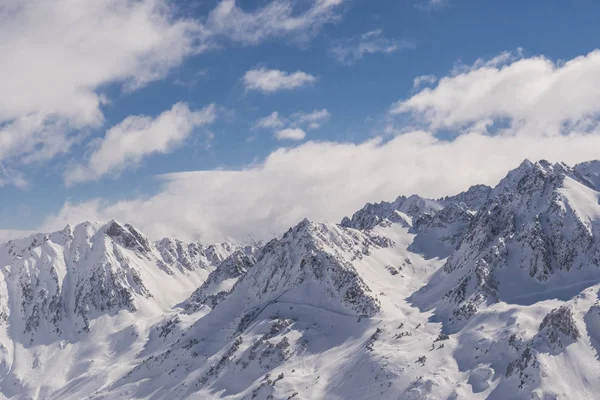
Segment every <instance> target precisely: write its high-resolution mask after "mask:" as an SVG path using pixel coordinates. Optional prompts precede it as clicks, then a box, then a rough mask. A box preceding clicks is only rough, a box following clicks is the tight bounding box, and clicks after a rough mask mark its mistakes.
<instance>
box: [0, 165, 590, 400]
mask: <svg viewBox="0 0 600 400" xmlns="http://www.w3.org/2000/svg"><path fill="white" fill-rule="evenodd" d="M399 179H400V178H399ZM0 272H1V273H0V398H10V399H116V398H123V399H183V398H190V399H221V398H225V399H287V400H289V399H295V400H300V399H305V400H306V399H309V400H312V399H328V400H329V399H365V400H366V399H448V400H459V399H498V400H503V399H539V400H549V399H597V398H598V393H600V372H599V371H600V300H599V299H600V161H591V162H587V163H582V164H578V165H575V166H572V167H571V166H568V165H565V164H563V163H557V164H552V163H549V162H547V161H539V162H536V163H533V162H530V161H528V160H526V161H524V162H523V163H522V164H521V165H520V166H519V167H517V168H516V169H514V170H512V171H510V172H508V174H507V175H506V177H505V178H504V179H502V180H501V181H500V182H499V183H498V184H497V185H496V186H495V187H488V186H484V185H476V186H473V187H471V188H469V189H468V190H467V191H465V192H463V193H460V194H457V195H454V196H447V197H444V198H440V199H427V198H423V197H421V196H418V195H412V196H410V197H405V196H400V197H398V198H397V199H396V200H394V201H392V202H381V203H377V204H367V205H365V206H364V207H363V208H362V209H361V210H358V211H357V212H356V213H354V215H352V216H349V217H346V218H344V219H343V220H342V221H341V222H340V223H339V224H336V223H324V222H313V221H309V220H307V219H305V220H303V221H301V222H299V223H298V224H297V225H296V226H294V227H291V228H290V229H289V230H288V231H287V232H285V233H284V234H283V235H282V236H281V237H279V238H276V239H272V240H271V241H269V242H266V243H254V244H251V245H241V244H236V243H228V242H226V243H218V244H210V245H206V244H202V243H197V242H192V243H186V242H183V241H180V240H177V239H174V238H165V239H162V240H159V241H156V242H154V241H151V240H149V239H148V238H147V237H146V236H145V235H144V234H143V233H142V232H140V231H139V230H138V229H136V228H135V227H133V226H132V225H129V224H125V223H120V222H118V221H110V222H108V223H107V224H98V223H91V222H84V223H81V224H79V225H76V226H71V225H67V226H66V227H65V228H64V229H63V230H61V231H58V232H52V233H39V234H35V235H32V236H29V237H27V238H23V239H17V240H11V241H8V242H5V243H3V244H1V245H0Z"/></svg>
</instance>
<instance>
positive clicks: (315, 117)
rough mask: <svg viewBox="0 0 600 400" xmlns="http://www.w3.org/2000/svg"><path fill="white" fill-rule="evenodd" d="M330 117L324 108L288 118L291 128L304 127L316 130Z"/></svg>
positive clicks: (299, 113)
mask: <svg viewBox="0 0 600 400" xmlns="http://www.w3.org/2000/svg"><path fill="white" fill-rule="evenodd" d="M329 117H331V114H330V113H329V111H327V109H326V108H323V109H321V110H314V111H312V112H310V113H303V112H298V113H295V114H292V116H291V117H290V120H291V126H306V127H307V128H308V129H318V128H320V127H321V125H322V124H323V123H324V122H325V121H327V120H328V119H329Z"/></svg>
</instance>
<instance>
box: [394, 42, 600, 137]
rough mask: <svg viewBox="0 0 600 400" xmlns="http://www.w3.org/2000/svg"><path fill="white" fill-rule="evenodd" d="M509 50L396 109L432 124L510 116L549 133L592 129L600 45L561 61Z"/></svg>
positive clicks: (512, 124)
mask: <svg viewBox="0 0 600 400" xmlns="http://www.w3.org/2000/svg"><path fill="white" fill-rule="evenodd" d="M514 58H515V56H514V55H511V54H510V53H503V54H501V55H499V56H497V57H494V58H493V59H492V60H490V61H487V62H486V61H482V60H479V61H477V62H476V63H475V64H474V65H473V66H472V67H470V68H463V69H462V70H459V71H458V73H456V74H454V75H451V76H448V77H445V78H443V79H441V80H440V81H439V82H438V84H437V86H435V87H434V88H427V89H423V90H421V91H420V92H418V93H416V94H415V95H414V96H412V97H410V98H408V99H406V100H401V101H399V102H398V103H396V104H395V105H394V106H393V107H392V113H395V114H399V113H409V114H412V115H415V116H417V117H418V119H419V120H420V121H421V122H424V123H425V124H426V125H427V126H428V127H430V128H431V129H434V130H436V129H440V128H446V129H460V128H461V127H465V126H469V125H471V124H473V123H477V122H479V121H482V120H490V121H492V122H494V121H500V122H502V121H504V122H506V121H508V123H509V128H510V130H511V132H513V133H514V132H515V131H518V132H524V133H530V134H539V133H540V132H543V133H545V134H548V135H556V134H561V133H564V132H565V130H567V131H568V130H569V129H572V128H573V127H574V126H575V125H577V128H578V129H587V130H589V129H592V128H594V127H595V126H596V125H597V124H596V118H597V117H598V116H599V115H600V91H598V90H597V89H596V87H595V86H594V85H592V84H590V82H597V81H600V51H598V50H596V51H593V52H591V53H589V54H588V55H586V56H581V57H577V58H574V59H572V60H569V61H566V62H561V63H556V62H553V61H551V60H549V59H546V58H544V57H531V58H518V57H517V59H516V60H515V59H514Z"/></svg>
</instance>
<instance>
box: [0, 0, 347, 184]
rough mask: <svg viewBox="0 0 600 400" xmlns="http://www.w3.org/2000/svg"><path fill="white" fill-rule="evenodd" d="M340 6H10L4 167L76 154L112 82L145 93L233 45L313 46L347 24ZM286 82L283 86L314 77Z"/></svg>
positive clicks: (2, 123)
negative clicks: (196, 11) (197, 15)
mask: <svg viewBox="0 0 600 400" xmlns="http://www.w3.org/2000/svg"><path fill="white" fill-rule="evenodd" d="M341 4H342V0H314V1H312V2H311V3H310V6H309V7H308V8H306V9H304V10H303V11H301V10H298V9H296V7H295V5H296V2H295V1H291V0H290V1H287V0H274V1H271V2H269V3H267V4H266V5H264V6H263V7H260V8H258V9H256V10H255V11H252V12H245V11H243V10H242V9H241V8H240V7H238V6H237V5H236V3H235V1H233V0H221V1H219V2H218V3H217V5H216V7H215V8H214V9H213V10H212V11H211V12H210V13H209V14H208V15H207V17H206V18H204V19H191V18H186V17H182V15H183V13H181V12H180V10H179V9H178V5H177V4H176V3H175V2H172V1H170V0H94V1H85V0H55V1H47V0H4V1H3V2H2V5H1V6H0V57H1V58H2V62H0V162H3V163H5V164H7V165H8V164H10V165H11V166H12V167H15V168H18V167H22V166H23V164H28V163H32V162H39V161H46V160H49V159H52V158H54V157H56V156H57V155H60V154H65V153H69V152H70V151H71V148H72V146H73V144H75V143H79V142H81V141H82V140H85V139H87V138H89V137H90V133H91V132H93V131H94V130H97V129H100V128H101V127H102V125H103V123H104V114H103V111H102V107H103V105H106V104H107V103H109V102H110V99H108V98H106V97H105V96H104V95H103V94H102V92H103V91H104V90H105V88H106V87H108V86H109V85H112V84H116V85H120V86H121V87H122V88H123V89H124V90H125V91H126V92H128V91H132V90H136V89H139V88H140V87H142V86H144V85H146V84H147V83H149V82H151V81H155V80H159V79H162V78H164V77H165V75H166V74H167V73H168V72H169V71H170V70H171V69H172V68H173V67H175V66H177V65H179V64H181V63H182V62H183V61H184V59H186V57H189V56H191V55H195V54H199V53H202V52H204V51H206V50H208V49H211V48H219V47H222V46H223V42H225V41H229V42H231V43H238V44H243V45H257V44H259V43H260V42H262V41H264V40H267V39H271V38H272V39H275V38H280V37H285V38H288V39H293V40H296V41H301V42H302V41H306V40H308V39H310V38H312V37H314V35H315V34H317V33H318V32H319V30H320V29H321V28H322V26H323V25H324V24H325V23H328V22H335V21H336V20H338V19H339V11H340V5H341ZM284 78H285V77H284ZM287 78H288V80H287V81H286V83H285V84H284V87H285V86H289V85H292V86H293V85H294V83H293V82H294V80H298V79H300V81H302V80H303V79H304V82H303V83H304V84H306V83H308V81H310V80H311V78H313V77H311V76H309V75H308V74H306V75H302V74H300V75H293V76H291V77H287ZM290 79H291V80H290ZM307 79H308V81H307ZM176 82H178V83H180V84H181V83H185V84H192V85H193V84H194V82H193V81H189V82H186V81H182V80H176ZM4 182H7V180H4Z"/></svg>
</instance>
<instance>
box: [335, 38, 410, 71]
mask: <svg viewBox="0 0 600 400" xmlns="http://www.w3.org/2000/svg"><path fill="white" fill-rule="evenodd" d="M414 47H415V45H414V43H413V42H411V41H409V40H397V39H388V38H386V37H384V36H383V35H382V31H381V30H380V29H377V30H374V31H370V32H367V33H365V34H362V35H360V36H356V37H352V38H346V39H342V40H338V41H336V42H335V43H334V45H333V46H332V48H331V54H332V55H333V56H334V57H335V59H336V60H337V61H339V62H340V63H342V64H346V65H352V64H354V63H355V62H356V61H358V60H360V59H361V58H363V57H364V56H365V55H367V54H376V53H382V54H391V53H395V52H397V51H400V50H405V49H413V48H414Z"/></svg>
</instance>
